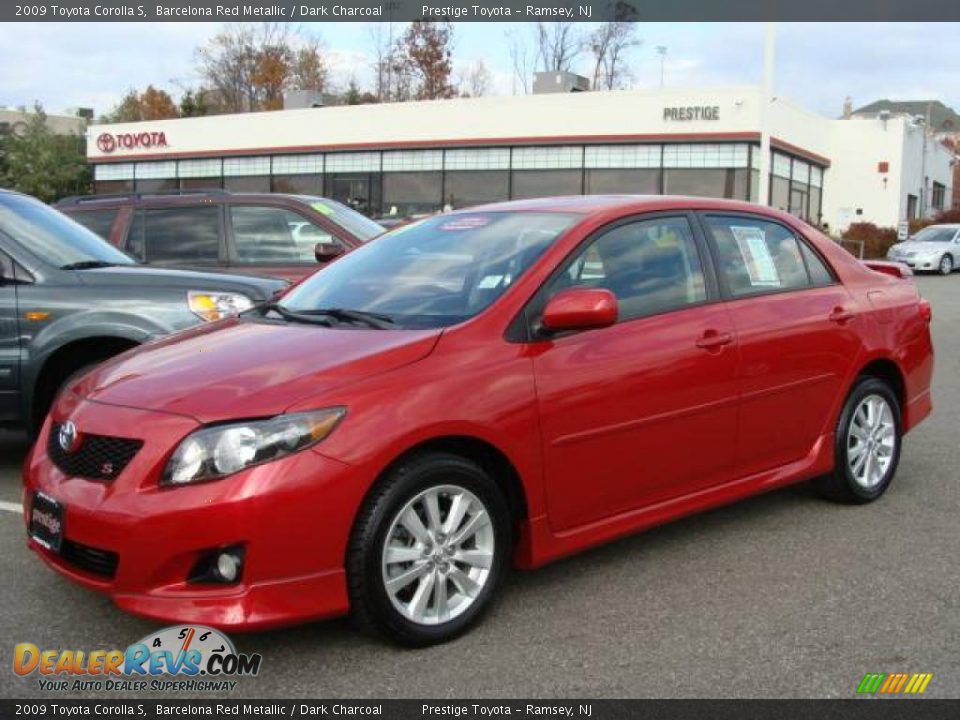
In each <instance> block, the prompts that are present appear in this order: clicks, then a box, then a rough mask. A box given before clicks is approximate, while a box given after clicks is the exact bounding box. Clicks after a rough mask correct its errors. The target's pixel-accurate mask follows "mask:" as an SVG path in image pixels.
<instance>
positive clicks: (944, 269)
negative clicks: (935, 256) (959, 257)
mask: <svg viewBox="0 0 960 720" xmlns="http://www.w3.org/2000/svg"><path fill="white" fill-rule="evenodd" d="M952 272H953V258H952V257H950V255H944V256H943V257H942V258H940V274H941V275H949V274H950V273H952Z"/></svg>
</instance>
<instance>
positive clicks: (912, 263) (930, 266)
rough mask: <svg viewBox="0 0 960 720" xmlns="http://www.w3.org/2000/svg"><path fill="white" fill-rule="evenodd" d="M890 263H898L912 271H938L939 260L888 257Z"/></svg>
mask: <svg viewBox="0 0 960 720" xmlns="http://www.w3.org/2000/svg"><path fill="white" fill-rule="evenodd" d="M887 260H889V261H890V262H898V263H902V264H904V265H906V266H907V267H909V268H911V269H912V270H920V271H921V272H922V271H924V270H938V269H939V268H940V261H939V259H930V258H916V257H909V258H908V257H894V256H891V257H888V258H887Z"/></svg>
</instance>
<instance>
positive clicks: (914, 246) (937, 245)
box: [891, 240, 950, 254]
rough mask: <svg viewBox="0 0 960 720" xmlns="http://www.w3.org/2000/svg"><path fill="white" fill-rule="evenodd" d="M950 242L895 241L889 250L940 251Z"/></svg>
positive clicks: (924, 252)
mask: <svg viewBox="0 0 960 720" xmlns="http://www.w3.org/2000/svg"><path fill="white" fill-rule="evenodd" d="M949 247H950V243H942V242H916V241H913V240H910V241H907V242H902V243H897V244H896V245H893V246H892V247H891V250H893V251H895V252H898V253H922V254H927V253H942V252H946V251H947V250H948V249H949Z"/></svg>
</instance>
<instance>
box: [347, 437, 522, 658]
mask: <svg viewBox="0 0 960 720" xmlns="http://www.w3.org/2000/svg"><path fill="white" fill-rule="evenodd" d="M510 545H511V527H510V513H509V510H508V507H507V504H506V501H505V500H504V498H503V496H502V494H501V493H500V491H499V490H498V488H497V486H496V484H495V483H494V482H493V480H492V478H490V477H489V475H488V474H487V473H486V472H485V471H484V470H483V469H482V468H481V467H479V466H478V465H476V464H474V463H473V462H470V461H469V460H466V459H465V458H461V457H459V456H456V455H451V454H447V453H430V454H425V455H421V456H417V457H414V458H411V459H409V460H407V461H404V462H403V463H402V464H400V465H399V466H397V467H396V468H394V469H393V470H392V471H390V472H389V473H388V474H387V476H386V477H385V478H383V480H382V481H381V482H380V483H379V485H378V486H377V488H376V489H375V490H374V492H373V494H372V495H371V496H370V497H369V498H368V499H367V501H366V503H365V504H364V507H363V509H362V510H361V513H360V517H359V518H358V520H357V524H356V527H355V529H354V532H353V534H352V537H351V542H350V548H349V552H348V558H347V572H348V576H349V588H350V601H351V607H352V610H353V613H354V617H355V618H356V619H357V621H358V622H359V623H360V624H361V625H362V626H364V627H366V628H368V629H373V630H376V631H378V632H380V633H381V634H384V635H386V636H388V637H390V638H391V639H393V640H395V641H398V642H400V643H403V644H405V645H413V646H423V645H430V644H434V643H439V642H445V641H447V640H450V639H452V638H454V637H456V636H457V635H459V634H460V633H462V632H464V631H465V630H466V629H467V628H469V627H470V626H471V625H472V624H473V623H474V622H476V621H477V620H478V619H479V617H480V616H481V614H482V613H483V612H484V611H485V610H486V609H487V607H488V606H489V604H490V602H491V601H492V600H493V597H494V595H495V593H496V590H497V587H498V585H499V582H500V579H501V578H502V576H503V574H504V572H505V570H506V566H507V563H508V562H509V556H510V555H509V550H510Z"/></svg>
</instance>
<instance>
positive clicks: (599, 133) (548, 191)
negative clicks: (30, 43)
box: [87, 87, 952, 228]
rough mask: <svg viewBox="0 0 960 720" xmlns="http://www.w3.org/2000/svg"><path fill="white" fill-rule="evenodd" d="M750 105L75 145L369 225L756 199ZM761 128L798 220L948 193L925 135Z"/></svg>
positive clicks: (656, 106) (894, 124)
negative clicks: (628, 197)
mask: <svg viewBox="0 0 960 720" xmlns="http://www.w3.org/2000/svg"><path fill="white" fill-rule="evenodd" d="M760 103H761V93H760V91H759V90H758V89H757V88H755V87H738V88H724V89H709V90H690V89H687V90H681V89H676V90H656V91H614V92H583V93H571V94H549V95H532V96H523V97H491V98H468V99H454V100H437V101H426V102H414V103H396V104H383V105H360V106H342V107H325V108H308V109H302V110H283V111H275V112H266V113H249V114H242V115H220V116H211V117H201V118H189V119H179V120H164V121H154V122H140V123H125V124H116V125H98V126H93V127H91V128H90V129H89V132H88V140H89V142H88V143H87V146H88V156H89V160H90V162H91V163H93V164H94V166H95V169H94V175H95V181H96V188H97V192H99V193H106V192H128V191H142V192H156V191H165V190H176V189H206V188H225V189H228V190H235V191H255V192H269V191H273V192H292V193H302V194H311V195H325V196H327V197H332V198H335V199H337V200H340V201H342V202H347V203H349V204H351V205H353V206H354V207H356V208H358V209H360V210H362V211H363V212H366V213H367V214H369V215H373V216H377V215H390V214H399V215H410V214H419V213H429V212H435V211H437V210H439V209H441V208H443V207H445V206H450V207H455V208H456V207H466V206H470V205H476V204H479V203H484V202H493V201H498V200H504V199H508V198H525V197H537V196H545V195H571V194H584V193H586V194H597V193H629V194H676V195H700V196H711V197H731V198H738V199H743V200H751V201H753V202H756V201H757V200H758V194H759V193H758V188H759V185H760V182H759V168H760V122H761V111H760V110H761V105H760ZM768 122H769V132H770V136H771V153H772V157H771V165H770V167H771V177H770V186H769V195H768V197H767V198H765V200H766V201H768V203H769V204H771V205H773V206H776V207H780V208H782V209H784V210H787V211H789V212H792V213H794V214H796V215H798V216H800V217H804V218H806V219H808V220H810V221H811V222H815V223H816V222H826V223H829V224H830V226H831V227H834V228H836V227H842V226H843V225H844V224H846V223H849V222H852V221H856V220H870V221H872V222H876V223H877V224H880V225H895V224H896V223H897V221H898V220H900V219H903V218H905V217H906V214H907V213H908V212H909V211H911V210H912V211H913V212H915V213H920V212H921V211H923V210H924V206H923V205H922V204H921V201H923V202H924V203H925V205H926V211H927V212H928V214H932V213H933V208H934V206H935V203H934V202H933V197H932V196H931V193H932V188H933V183H937V185H938V187H939V186H943V188H944V191H945V196H944V197H946V198H949V197H951V188H950V185H951V180H950V178H951V173H952V170H951V168H950V164H949V163H950V153H949V152H947V151H946V149H945V148H942V146H941V145H940V144H939V143H936V142H934V141H932V140H930V139H929V138H928V139H927V140H926V151H927V158H926V160H922V159H921V158H922V156H923V152H922V145H923V144H924V143H923V133H922V132H921V131H920V130H919V129H917V128H914V127H913V126H912V125H910V123H909V122H907V121H906V120H900V119H896V120H887V121H886V126H885V127H882V128H881V127H874V126H873V125H872V123H875V124H879V123H880V121H867V120H832V119H829V118H825V117H823V116H820V115H816V114H814V113H810V112H808V111H806V110H804V109H803V108H801V107H799V106H798V105H796V104H794V103H792V102H790V101H789V100H786V99H783V98H778V99H776V100H775V101H774V102H773V104H772V106H771V108H770V113H769V119H768ZM854 123H856V125H857V126H858V128H854V127H853V126H854ZM861 123H863V127H862V128H859V126H860V124H861ZM868 125H869V126H870V127H869V132H866V131H867V129H868ZM918 141H919V142H920V145H919V146H918V145H917V143H918ZM918 147H920V149H919V150H918V149H917V148H918ZM915 153H916V156H915ZM881 163H887V166H886V167H887V169H886V171H884V172H880V170H879V169H880V168H881ZM923 177H926V178H927V182H928V185H929V187H930V188H931V190H929V191H928V193H927V194H924V193H923V191H922V190H923V188H922V185H923V181H922V178H923ZM884 178H885V179H886V182H884ZM878 183H879V185H878ZM910 195H914V196H915V197H916V198H917V200H916V201H910V200H909V196H910ZM928 198H929V199H928ZM911 203H912V204H911Z"/></svg>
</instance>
